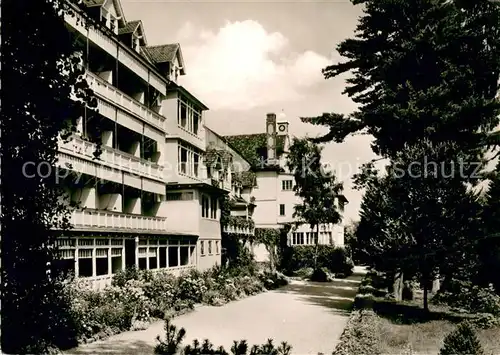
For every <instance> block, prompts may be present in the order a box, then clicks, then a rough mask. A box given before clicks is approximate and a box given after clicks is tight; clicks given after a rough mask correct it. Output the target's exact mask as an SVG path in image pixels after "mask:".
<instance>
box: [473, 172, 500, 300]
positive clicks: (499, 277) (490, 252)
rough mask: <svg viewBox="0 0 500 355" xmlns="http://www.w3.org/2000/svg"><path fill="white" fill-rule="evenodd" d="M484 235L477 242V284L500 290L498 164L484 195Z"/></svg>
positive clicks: (499, 181)
mask: <svg viewBox="0 0 500 355" xmlns="http://www.w3.org/2000/svg"><path fill="white" fill-rule="evenodd" d="M483 221H484V223H485V226H484V229H485V235H486V236H487V237H486V238H484V239H483V240H481V241H480V242H479V261H480V267H481V269H480V274H479V280H478V282H479V283H480V284H483V285H487V284H489V283H493V285H494V286H495V289H496V290H497V291H498V290H500V274H499V273H498V272H497V271H496V270H498V269H499V268H500V238H499V237H498V233H499V232H500V163H499V164H497V166H496V169H495V172H494V174H493V175H492V181H491V183H490V185H489V189H488V192H487V194H486V201H485V206H484V210H483Z"/></svg>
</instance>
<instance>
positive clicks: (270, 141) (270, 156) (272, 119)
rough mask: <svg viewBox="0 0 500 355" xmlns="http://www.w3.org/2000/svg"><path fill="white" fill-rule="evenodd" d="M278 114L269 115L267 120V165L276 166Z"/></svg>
mask: <svg viewBox="0 0 500 355" xmlns="http://www.w3.org/2000/svg"><path fill="white" fill-rule="evenodd" d="M276 135H277V132H276V114H274V113H268V114H267V118H266V140H267V161H266V165H273V164H276V162H277V159H278V157H277V156H276Z"/></svg>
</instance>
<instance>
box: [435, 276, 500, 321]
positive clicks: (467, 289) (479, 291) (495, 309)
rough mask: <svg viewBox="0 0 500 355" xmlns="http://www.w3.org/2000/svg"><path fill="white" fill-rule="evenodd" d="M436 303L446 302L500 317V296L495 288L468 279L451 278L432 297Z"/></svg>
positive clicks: (453, 305) (473, 311)
mask: <svg viewBox="0 0 500 355" xmlns="http://www.w3.org/2000/svg"><path fill="white" fill-rule="evenodd" d="M432 302H434V303H437V304H447V305H449V306H451V307H454V308H459V309H462V310H466V311H468V312H471V313H490V314H493V315H495V316H497V317H500V296H499V295H498V294H497V293H496V292H495V289H494V288H493V287H492V286H490V287H481V286H478V285H474V284H472V282H470V281H460V280H453V281H452V282H450V284H449V285H448V287H447V289H444V290H440V291H438V292H437V293H436V295H434V297H433V298H432Z"/></svg>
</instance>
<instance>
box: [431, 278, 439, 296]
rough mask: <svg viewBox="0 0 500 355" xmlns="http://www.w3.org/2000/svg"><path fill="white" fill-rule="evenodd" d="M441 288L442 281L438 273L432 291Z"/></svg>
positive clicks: (434, 291)
mask: <svg viewBox="0 0 500 355" xmlns="http://www.w3.org/2000/svg"><path fill="white" fill-rule="evenodd" d="M440 288H441V282H440V279H439V275H436V277H435V278H434V281H433V282H432V293H436V292H438V291H439V289H440Z"/></svg>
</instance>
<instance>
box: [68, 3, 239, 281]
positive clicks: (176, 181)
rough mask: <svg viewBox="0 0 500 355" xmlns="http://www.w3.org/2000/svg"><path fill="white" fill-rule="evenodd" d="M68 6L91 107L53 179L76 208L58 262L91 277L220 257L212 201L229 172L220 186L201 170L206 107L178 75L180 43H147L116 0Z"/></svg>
mask: <svg viewBox="0 0 500 355" xmlns="http://www.w3.org/2000/svg"><path fill="white" fill-rule="evenodd" d="M75 10H76V14H75V15H76V16H70V15H68V16H67V17H66V18H65V20H66V24H67V29H68V34H69V35H70V36H71V37H72V39H73V41H74V43H75V48H76V50H77V53H79V54H80V55H81V58H82V64H83V65H84V66H85V69H86V79H87V82H88V83H89V86H90V88H91V89H92V90H93V91H94V94H95V98H96V100H97V113H96V112H95V111H94V110H90V109H85V110H84V111H83V112H82V113H81V117H80V118H79V119H78V126H77V132H76V134H74V135H73V136H72V137H71V138H70V140H69V141H62V140H61V143H60V154H59V162H58V167H59V169H60V170H61V171H64V172H65V173H64V174H63V173H59V175H61V176H64V178H63V179H61V182H60V183H61V186H62V187H63V188H64V189H65V191H66V192H67V196H68V198H69V200H70V201H71V202H72V203H73V204H74V205H76V206H77V207H76V208H75V209H73V210H72V212H71V213H72V215H71V221H70V222H71V224H72V226H73V228H72V229H70V230H69V231H65V232H64V236H62V237H60V238H59V240H58V244H59V246H60V250H61V257H62V259H63V261H62V263H64V264H65V265H66V266H67V268H68V269H69V270H73V271H74V272H75V274H76V276H78V277H88V278H90V279H91V280H94V281H100V282H97V284H105V283H107V282H109V280H110V279H111V277H112V275H113V274H115V273H116V272H118V271H120V270H123V269H125V268H126V267H128V266H136V267H138V268H140V269H150V270H157V269H169V270H172V272H179V271H182V270H185V269H190V268H198V269H206V268H209V267H211V266H213V265H215V264H218V263H220V258H221V247H220V235H221V233H220V223H219V218H220V210H219V204H218V199H219V197H220V196H221V194H225V193H229V192H230V189H231V176H230V174H229V176H226V175H224V174H222V175H223V177H224V179H223V183H224V184H225V185H223V186H218V185H217V184H214V183H212V178H213V176H214V175H216V174H217V173H219V171H218V170H217V169H212V170H210V169H207V168H205V163H204V157H205V146H206V137H205V132H204V129H203V126H204V122H203V112H204V111H206V110H207V107H206V106H205V105H203V104H202V103H201V102H200V101H199V100H198V99H196V98H195V97H194V96H193V95H191V94H190V93H189V91H188V90H186V89H185V88H184V87H182V86H181V85H179V84H178V83H177V79H178V77H179V76H180V75H185V74H186V71H185V66H184V60H183V57H182V52H181V48H180V45H179V44H168V45H162V46H149V45H148V43H147V40H146V34H145V33H144V28H143V26H142V23H141V22H140V21H127V20H126V19H125V14H124V13H123V10H122V8H121V5H120V1H119V0H85V1H84V2H83V5H81V7H80V8H78V7H76V6H75ZM88 23H93V24H94V25H91V26H86V24H88ZM98 146H99V147H100V148H99V149H100V150H101V151H102V152H101V154H100V155H98V158H97V159H96V158H95V156H94V152H95V151H96V148H97V147H98Z"/></svg>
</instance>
